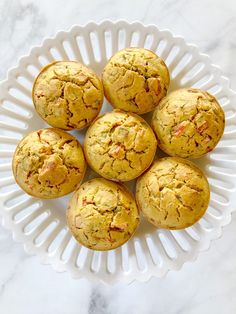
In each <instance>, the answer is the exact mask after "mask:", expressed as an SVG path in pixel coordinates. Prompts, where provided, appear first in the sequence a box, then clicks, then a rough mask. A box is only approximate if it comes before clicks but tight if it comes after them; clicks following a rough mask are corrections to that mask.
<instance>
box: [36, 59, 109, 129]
mask: <svg viewBox="0 0 236 314" xmlns="http://www.w3.org/2000/svg"><path fill="white" fill-rule="evenodd" d="M32 98H33V102H34V106H35V109H36V111H37V112H38V114H39V115H40V116H41V117H42V118H43V119H44V120H45V121H46V122H47V123H48V124H50V125H51V126H53V127H56V128H60V129H64V130H71V129H82V128H84V127H86V126H87V125H89V124H90V123H91V122H92V121H93V120H94V118H95V117H96V116H97V115H98V113H99V111H100V109H101V106H102V103H103V87H102V83H101V81H100V79H99V78H98V76H97V75H96V74H95V73H94V72H93V71H92V70H91V69H89V68H87V67H85V66H84V65H82V64H80V63H78V62H73V61H56V62H53V63H51V64H49V65H47V66H45V67H44V68H43V69H42V71H41V72H40V73H39V75H38V77H37V78H36V79H35V82H34V86H33V91H32Z"/></svg>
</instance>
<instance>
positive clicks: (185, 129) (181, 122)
mask: <svg viewBox="0 0 236 314" xmlns="http://www.w3.org/2000/svg"><path fill="white" fill-rule="evenodd" d="M152 125H153V129H154V131H155V133H156V136H157V140H158V145H159V146H160V148H161V149H162V150H163V151H164V152H165V153H167V154H168V155H170V156H178V157H183V158H198V157H201V156H203V155H205V154H206V153H208V152H210V151H211V150H213V148H214V147H215V146H216V145H217V143H218V142H219V140H220V138H221V136H222V135H223V132H224V126H225V116H224V111H223V109H222V108H221V106H220V105H219V103H218V102H217V100H216V99H215V97H214V96H212V95H210V94H209V93H207V92H205V91H201V90H199V89H193V88H186V89H179V90H177V91H174V92H172V93H170V94H169V95H167V96H166V97H165V98H164V99H163V100H162V101H161V102H160V104H159V106H158V107H157V108H156V110H155V111H154V113H153V119H152Z"/></svg>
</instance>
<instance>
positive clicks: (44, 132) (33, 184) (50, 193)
mask: <svg viewBox="0 0 236 314" xmlns="http://www.w3.org/2000/svg"><path fill="white" fill-rule="evenodd" d="M12 166H13V173H14V176H15V180H16V182H17V183H18V184H19V186H20V187H21V188H22V189H23V190H24V191H25V192H26V193H28V194H30V195H32V196H35V197H39V198H48V199H49V198H56V197H60V196H63V195H65V194H68V193H70V192H72V191H74V190H75V189H76V187H77V186H78V184H79V183H80V181H81V180H82V178H83V176H84V173H85V169H86V163H85V159H84V154H83V150H82V147H81V145H80V143H79V142H78V140H77V139H76V138H75V137H74V136H72V135H70V134H68V133H66V132H64V131H62V130H59V129H41V130H38V131H35V132H32V133H30V134H29V135H27V136H26V137H24V138H23V139H22V140H21V141H20V143H19V144H18V146H17V148H16V151H15V154H14V157H13V161H12Z"/></svg>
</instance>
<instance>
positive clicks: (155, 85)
mask: <svg viewBox="0 0 236 314" xmlns="http://www.w3.org/2000/svg"><path fill="white" fill-rule="evenodd" d="M102 81H103V86H104V93H105V96H106V98H107V100H108V101H109V102H110V103H111V104H112V105H113V107H115V108H118V109H122V110H124V111H130V112H134V113H137V114H143V113H146V112H149V111H152V110H153V109H154V108H155V107H156V106H157V105H158V104H159V101H160V100H161V99H162V98H163V97H164V96H165V95H166V93H167V90H168V88H169V85H170V76H169V71H168V68H167V66H166V64H165V63H164V61H163V60H162V59H161V58H160V57H158V56H157V55H156V54H155V53H154V52H152V51H150V50H147V49H144V48H127V49H123V50H121V51H119V52H117V53H116V54H115V55H114V56H113V57H112V58H111V59H110V60H109V62H108V64H107V65H106V67H105V68H104V71H103V74H102Z"/></svg>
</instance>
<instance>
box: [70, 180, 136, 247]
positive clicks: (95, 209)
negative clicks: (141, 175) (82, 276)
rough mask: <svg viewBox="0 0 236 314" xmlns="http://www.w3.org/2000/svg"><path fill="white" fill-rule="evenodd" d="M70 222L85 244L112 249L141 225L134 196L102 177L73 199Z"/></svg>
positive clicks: (72, 230) (81, 190)
mask: <svg viewBox="0 0 236 314" xmlns="http://www.w3.org/2000/svg"><path fill="white" fill-rule="evenodd" d="M67 223H68V226H69V228H70V230H71V232H72V234H73V236H74V237H75V239H76V240H77V241H78V242H80V243H81V244H82V245H84V246H86V247H88V248H89V249H93V250H101V251H104V250H112V249H115V248H117V247H119V246H121V245H122V244H124V243H125V242H126V241H128V240H129V239H130V237H131V236H132V235H133V233H134V231H135V230H136V228H137V226H138V224H139V213H138V209H137V206H136V203H135V200H134V198H133V196H132V194H131V193H130V192H129V191H128V189H127V188H125V187H124V186H123V185H121V184H117V183H114V182H111V181H108V180H105V179H102V178H97V179H93V180H90V181H87V182H85V183H84V184H82V185H81V186H80V188H79V189H78V190H77V191H76V192H75V193H74V195H73V196H72V198H71V200H70V203H69V207H68V210H67Z"/></svg>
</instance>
